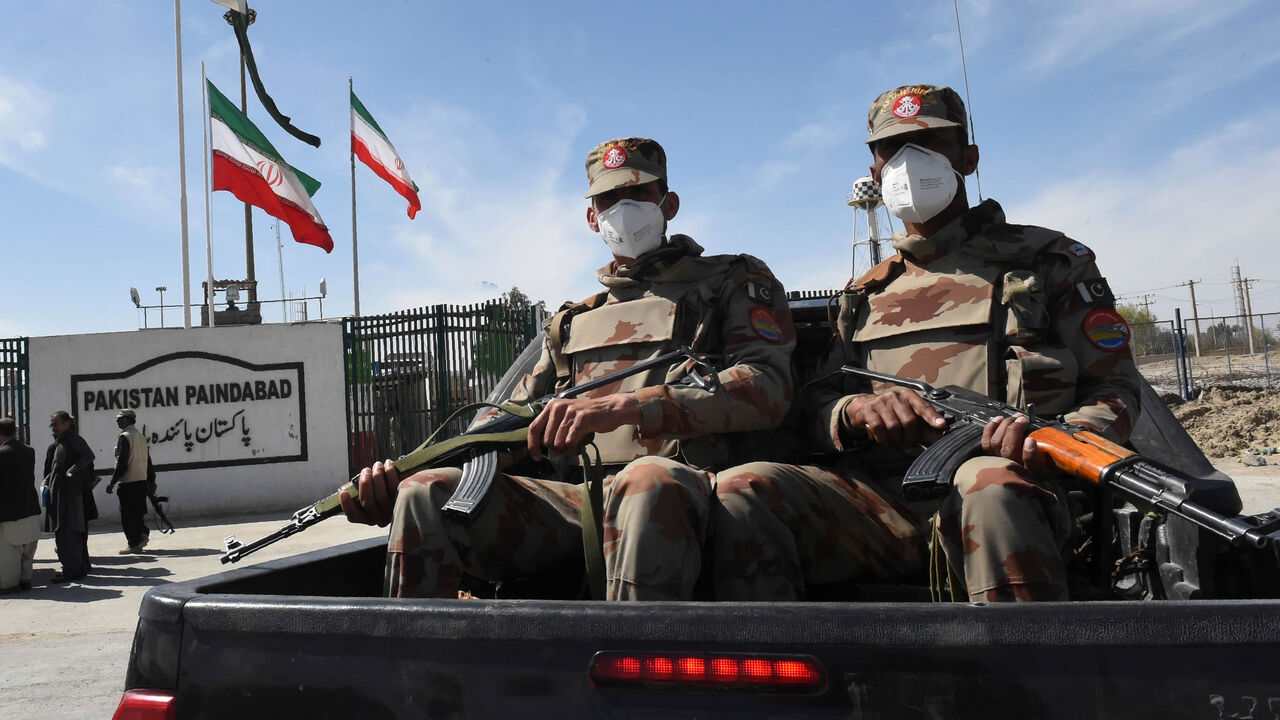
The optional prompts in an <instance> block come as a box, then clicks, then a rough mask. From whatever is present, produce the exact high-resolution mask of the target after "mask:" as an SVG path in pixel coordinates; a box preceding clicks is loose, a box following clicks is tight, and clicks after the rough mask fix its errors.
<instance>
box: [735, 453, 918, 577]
mask: <svg viewBox="0 0 1280 720" xmlns="http://www.w3.org/2000/svg"><path fill="white" fill-rule="evenodd" d="M715 488H716V500H717V503H716V505H715V508H714V513H715V514H714V523H715V534H714V539H713V543H714V545H713V548H714V553H715V587H716V598H717V599H720V600H803V599H804V598H805V588H806V586H808V585H811V584H824V583H835V582H843V581H849V580H879V579H894V578H903V577H908V576H912V575H918V574H922V571H923V569H924V567H925V561H926V557H927V555H926V549H927V536H928V530H929V527H928V524H927V523H924V524H922V523H920V522H919V521H918V520H917V519H916V517H915V515H914V514H913V513H912V512H911V511H910V510H908V509H907V508H906V507H905V506H904V505H902V504H901V503H899V502H897V501H896V500H893V499H891V498H889V497H888V496H886V495H882V494H881V493H879V492H877V491H876V490H875V489H874V488H873V487H872V486H871V485H870V484H868V483H866V482H863V481H862V480H859V479H858V478H856V477H854V475H853V473H852V472H849V471H847V470H842V469H835V468H831V469H827V468H821V467H816V466H812V465H784V464H780V463H770V462H755V463H749V464H746V465H739V466H738V467H734V468H730V469H728V470H724V471H722V472H720V473H719V474H718V475H716V484H715Z"/></svg>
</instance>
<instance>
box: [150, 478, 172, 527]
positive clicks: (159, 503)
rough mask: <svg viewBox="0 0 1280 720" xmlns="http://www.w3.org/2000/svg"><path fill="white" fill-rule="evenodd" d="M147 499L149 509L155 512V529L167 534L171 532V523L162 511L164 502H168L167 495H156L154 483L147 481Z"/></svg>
mask: <svg viewBox="0 0 1280 720" xmlns="http://www.w3.org/2000/svg"><path fill="white" fill-rule="evenodd" d="M147 499H148V500H150V501H151V509H152V510H154V511H155V513H156V530H159V531H160V534H162V535H167V534H169V533H171V532H173V523H171V522H169V516H168V515H166V514H165V512H164V507H163V505H164V503H167V502H169V497H168V496H167V495H158V496H157V495H156V491H155V484H154V483H151V482H148V483H147Z"/></svg>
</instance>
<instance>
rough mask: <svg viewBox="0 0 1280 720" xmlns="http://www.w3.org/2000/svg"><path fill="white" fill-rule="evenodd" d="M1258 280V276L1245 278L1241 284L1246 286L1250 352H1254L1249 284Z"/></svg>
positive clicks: (1245, 297) (1245, 306) (1245, 310)
mask: <svg viewBox="0 0 1280 720" xmlns="http://www.w3.org/2000/svg"><path fill="white" fill-rule="evenodd" d="M1256 282H1258V279H1257V278H1244V279H1243V280H1241V281H1240V284H1241V285H1242V286H1244V315H1245V332H1247V333H1248V334H1249V354H1250V355H1252V354H1253V298H1251V297H1250V296H1249V286H1250V285H1252V284H1253V283H1256Z"/></svg>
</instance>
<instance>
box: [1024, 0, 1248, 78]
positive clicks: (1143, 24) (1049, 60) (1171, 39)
mask: <svg viewBox="0 0 1280 720" xmlns="http://www.w3.org/2000/svg"><path fill="white" fill-rule="evenodd" d="M1243 5H1244V3H1243V2H1241V1H1240V0H1222V1H1220V2H1216V3H1213V4H1211V5H1210V4H1206V3H1203V2H1198V1H1197V0H1130V1H1129V2H1114V0H1087V1H1080V2H1073V3H1064V4H1062V5H1060V6H1059V7H1062V8H1064V9H1065V12H1064V13H1063V14H1061V15H1059V16H1057V17H1056V18H1050V19H1049V22H1048V25H1047V27H1045V28H1043V31H1044V37H1045V38H1046V40H1045V42H1043V43H1042V44H1041V45H1040V47H1039V49H1038V52H1037V53H1036V54H1035V55H1034V56H1033V57H1032V58H1031V63H1030V64H1031V66H1032V67H1035V68H1039V69H1049V68H1053V69H1061V68H1063V67H1070V66H1072V65H1077V64H1080V63H1083V62H1085V61H1088V60H1092V59H1093V58H1095V57H1096V56H1098V55H1101V54H1103V53H1105V52H1108V51H1111V50H1115V49H1124V50H1133V49H1137V50H1147V51H1151V50H1156V49H1162V48H1168V47H1169V46H1170V45H1172V44H1175V43H1178V42H1180V41H1183V40H1185V39H1186V38H1187V37H1188V36H1189V35H1192V34H1195V33H1196V32H1199V31H1201V30H1203V29H1205V28H1207V27H1211V26H1213V25H1216V24H1218V23H1220V22H1222V21H1223V20H1225V19H1226V18H1228V17H1230V16H1231V15H1233V14H1235V13H1236V12H1238V11H1239V10H1240V9H1241V8H1242V7H1243Z"/></svg>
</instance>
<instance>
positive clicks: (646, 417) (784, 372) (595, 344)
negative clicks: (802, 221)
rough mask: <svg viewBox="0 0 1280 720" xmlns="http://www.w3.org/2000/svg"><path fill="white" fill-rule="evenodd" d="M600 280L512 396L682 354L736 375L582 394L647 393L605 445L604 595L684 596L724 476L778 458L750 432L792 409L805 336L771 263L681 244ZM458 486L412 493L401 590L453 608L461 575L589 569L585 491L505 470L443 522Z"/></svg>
mask: <svg viewBox="0 0 1280 720" xmlns="http://www.w3.org/2000/svg"><path fill="white" fill-rule="evenodd" d="M597 278H598V279H599V280H600V282H601V283H602V284H603V285H605V287H606V288H607V290H606V291H605V292H603V293H601V294H600V295H597V296H596V297H594V298H592V299H590V300H589V301H586V302H585V303H581V304H577V305H575V306H570V305H566V307H565V308H564V309H565V310H569V311H570V312H569V314H568V315H565V316H562V315H557V316H556V317H555V318H553V319H552V322H553V323H556V322H558V319H559V318H561V317H567V318H568V322H569V324H568V331H567V332H563V333H549V336H548V338H549V339H548V341H547V343H546V344H545V345H544V347H543V351H542V356H541V358H540V359H539V361H538V364H537V366H536V367H535V368H534V370H533V372H532V373H530V374H529V375H527V376H525V378H524V379H523V380H522V381H521V382H520V384H519V385H518V387H517V388H516V390H515V391H514V392H513V394H512V397H511V400H512V402H516V403H524V402H528V401H531V400H534V399H537V398H540V397H543V396H545V395H547V394H550V393H554V392H558V391H559V390H562V389H564V388H565V387H567V386H568V385H570V384H574V383H582V382H586V381H589V380H592V379H595V378H598V377H601V376H604V375H607V374H609V373H612V372H616V371H618V370H622V369H625V368H626V367H628V366H630V365H633V364H635V363H637V362H641V361H644V360H647V359H649V358H652V357H656V356H658V355H661V354H663V353H666V352H669V351H671V350H674V349H676V348H677V347H679V346H681V345H688V346H691V347H692V348H693V349H694V350H695V351H697V352H700V353H707V354H709V355H710V356H711V358H712V361H713V363H714V364H715V365H716V366H717V367H723V368H724V369H723V370H722V371H720V373H719V382H720V385H721V387H719V388H716V389H714V390H712V391H707V390H703V389H701V388H698V387H696V386H692V385H681V384H667V383H678V381H679V380H681V379H682V378H683V377H685V374H686V373H687V371H688V369H687V368H686V367H685V365H684V364H679V365H677V366H675V367H672V368H670V369H669V370H668V369H655V370H651V371H648V372H646V373H640V374H637V375H633V376H631V377H628V378H625V379H622V380H620V381H619V382H618V383H617V384H614V385H610V386H607V387H604V388H599V389H597V390H595V391H593V392H590V393H587V394H586V395H585V397H601V396H604V395H609V394H612V393H627V392H634V393H635V394H636V395H637V396H638V397H639V398H640V400H641V404H642V408H641V413H642V420H641V422H640V424H639V425H638V426H630V425H627V426H623V427H620V428H618V429H616V430H613V431H611V432H607V433H598V434H596V436H595V439H594V442H595V444H596V446H597V447H598V448H599V450H600V456H601V461H602V462H603V463H604V465H605V466H606V468H607V470H608V475H607V478H606V480H605V483H604V512H603V528H604V534H603V538H602V540H603V544H604V557H605V569H606V582H607V588H606V592H607V597H608V598H609V599H611V600H674V599H680V598H686V599H687V598H689V597H690V595H691V593H692V591H693V585H694V582H695V581H696V580H697V577H698V573H699V571H700V567H701V552H702V550H701V548H702V544H703V542H704V540H705V538H706V535H707V525H708V519H709V515H710V507H709V506H710V503H711V479H712V476H713V473H714V471H715V470H717V469H720V468H723V467H725V466H726V465H728V464H729V457H730V455H731V453H735V455H734V456H735V457H736V456H738V455H739V454H740V453H738V451H737V448H739V447H745V448H753V449H754V450H755V451H756V452H759V451H760V450H761V448H762V447H766V446H767V445H768V441H767V439H766V438H764V437H763V433H760V432H752V431H760V430H762V429H764V428H769V427H772V426H774V425H776V424H777V423H778V422H779V421H780V420H781V419H782V417H783V416H784V415H785V414H786V412H787V410H788V408H789V407H790V404H791V393H792V380H791V369H790V355H791V350H792V348H793V347H794V345H795V330H794V328H793V327H792V325H791V317H790V313H789V312H788V309H787V303H786V293H785V291H784V290H783V288H782V286H781V285H780V284H779V283H778V282H777V280H776V279H774V277H773V275H772V274H771V273H770V272H769V270H768V268H767V267H765V265H764V263H762V262H761V261H759V260H757V259H755V258H753V257H750V256H746V255H716V256H710V257H704V256H702V248H701V247H699V246H698V245H697V243H695V242H694V241H693V240H692V239H690V238H688V237H686V236H683V235H675V236H673V237H672V238H671V239H670V241H669V242H668V243H667V245H665V246H664V247H663V248H661V249H659V250H657V251H654V252H652V253H649V254H647V255H645V256H644V257H643V258H641V259H640V260H639V261H637V262H636V263H635V265H633V266H632V267H629V268H628V267H623V268H619V267H617V265H616V263H612V264H610V265H608V266H606V267H604V268H601V269H600V270H599V271H598V272H597ZM575 313H576V314H575ZM557 336H559V337H560V338H561V340H562V342H561V344H560V347H559V350H558V351H557V349H556V347H555V345H556V341H555V338H556V337H557ZM557 361H559V363H560V367H561V368H562V370H561V372H562V373H563V374H564V376H563V377H559V378H558V377H557ZM459 477H460V471H458V470H456V469H451V468H446V469H440V470H427V471H423V472H419V473H416V474H415V475H413V476H411V477H408V478H405V479H404V480H403V481H402V482H401V483H400V487H399V494H398V496H397V500H396V508H395V517H394V520H393V523H392V528H391V536H390V543H389V547H388V550H389V555H388V561H387V583H388V587H389V590H390V593H391V594H392V595H398V596H434V597H453V596H454V595H455V593H456V591H457V589H458V579H459V577H460V575H461V573H463V572H466V573H469V574H471V575H473V576H476V577H480V578H483V579H492V580H497V579H500V578H502V577H504V576H505V577H512V576H520V575H527V574H530V573H537V572H542V571H546V570H549V569H551V568H554V567H558V566H562V565H563V564H564V563H565V562H566V560H568V561H570V562H576V563H581V562H582V560H581V558H582V529H581V520H580V515H579V513H580V511H581V503H582V500H581V494H580V489H579V487H578V486H577V485H574V484H570V483H565V482H559V481H554V480H542V479H536V478H529V477H519V476H515V475H506V474H500V475H499V476H498V477H497V478H496V480H495V483H494V486H493V491H492V493H491V495H490V497H489V499H488V500H487V504H486V506H485V508H484V509H483V510H482V511H481V513H480V516H479V517H477V518H475V519H474V520H473V521H472V523H471V524H470V525H469V526H466V525H462V524H460V523H457V522H454V521H452V520H449V519H446V518H444V517H443V516H442V514H441V511H440V507H441V506H442V505H443V504H444V502H445V501H446V500H447V499H448V498H449V496H450V495H451V493H452V492H453V488H454V487H455V486H456V484H457V482H458V479H459Z"/></svg>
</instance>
